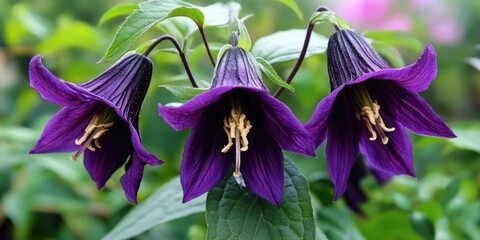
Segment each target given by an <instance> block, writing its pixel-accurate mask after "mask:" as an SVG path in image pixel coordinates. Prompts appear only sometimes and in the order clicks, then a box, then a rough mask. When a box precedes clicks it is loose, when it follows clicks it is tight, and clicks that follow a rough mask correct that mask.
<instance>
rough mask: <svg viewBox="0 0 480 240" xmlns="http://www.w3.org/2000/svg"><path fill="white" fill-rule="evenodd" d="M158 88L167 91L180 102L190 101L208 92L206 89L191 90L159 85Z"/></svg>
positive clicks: (191, 88)
mask: <svg viewBox="0 0 480 240" xmlns="http://www.w3.org/2000/svg"><path fill="white" fill-rule="evenodd" d="M159 87H163V88H165V89H167V90H168V91H169V92H170V93H172V94H173V95H175V96H176V97H178V98H180V99H181V100H190V99H192V98H193V97H195V96H197V95H198V94H201V93H203V92H205V91H207V90H208V89H206V88H193V87H186V86H175V85H160V86H159Z"/></svg>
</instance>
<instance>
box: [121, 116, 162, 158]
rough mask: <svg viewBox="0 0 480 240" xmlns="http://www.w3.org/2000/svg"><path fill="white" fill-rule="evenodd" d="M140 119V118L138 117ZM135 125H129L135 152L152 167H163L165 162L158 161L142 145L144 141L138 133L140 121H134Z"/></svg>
mask: <svg viewBox="0 0 480 240" xmlns="http://www.w3.org/2000/svg"><path fill="white" fill-rule="evenodd" d="M137 118H138V117H137ZM134 121H135V123H129V124H128V127H129V128H130V135H131V140H132V145H133V151H134V153H135V154H136V156H137V157H138V159H140V160H141V161H143V162H144V163H147V164H149V165H151V166H155V165H162V164H163V161H162V160H160V159H158V158H157V157H156V156H155V155H153V154H151V153H149V152H148V151H147V150H146V149H145V147H143V145H142V141H141V139H140V135H139V133H138V126H137V125H138V119H137V120H134Z"/></svg>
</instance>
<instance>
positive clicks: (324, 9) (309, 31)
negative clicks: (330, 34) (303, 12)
mask: <svg viewBox="0 0 480 240" xmlns="http://www.w3.org/2000/svg"><path fill="white" fill-rule="evenodd" d="M327 11H330V9H328V8H327V7H323V6H322V7H319V8H317V9H316V10H315V12H327ZM314 27H315V23H313V22H312V21H311V20H310V21H309V22H308V27H307V32H306V34H305V40H304V42H303V48H302V51H301V52H300V56H298V59H297V62H296V63H295V66H294V67H293V69H292V71H291V72H290V75H288V78H287V80H285V82H286V83H287V84H290V83H291V82H292V80H293V78H294V77H295V75H296V74H297V72H298V70H299V69H300V66H301V65H302V63H303V59H305V55H306V54H307V49H308V45H309V43H310V38H311V36H312V32H313V28H314ZM338 28H339V27H338V26H337V25H336V24H335V29H338ZM284 91H285V88H283V87H280V88H279V89H278V90H277V91H276V92H275V94H273V97H275V98H278V97H280V95H281V94H282V93H283V92H284Z"/></svg>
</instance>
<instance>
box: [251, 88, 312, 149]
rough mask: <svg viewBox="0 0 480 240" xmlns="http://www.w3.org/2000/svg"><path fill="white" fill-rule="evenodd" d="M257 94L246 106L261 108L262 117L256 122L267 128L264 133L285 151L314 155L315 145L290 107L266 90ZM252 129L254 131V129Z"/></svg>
mask: <svg viewBox="0 0 480 240" xmlns="http://www.w3.org/2000/svg"><path fill="white" fill-rule="evenodd" d="M257 96H258V97H259V99H258V100H256V101H255V99H251V100H254V102H253V101H251V102H250V103H249V104H248V105H249V106H248V105H247V106H246V108H247V109H259V108H261V111H262V115H263V119H260V120H259V121H256V122H257V123H260V122H261V123H263V126H261V127H262V128H264V129H266V130H267V132H265V134H268V135H270V136H271V137H272V140H273V141H276V142H277V143H278V144H280V146H281V147H282V148H283V149H285V150H287V151H291V152H296V153H300V154H305V155H309V156H315V147H314V146H313V143H312V142H311V140H310V137H309V134H308V132H307V130H305V128H304V127H303V125H302V123H301V122H300V121H299V120H298V119H297V118H296V117H295V116H294V115H293V113H292V111H291V110H290V108H288V107H287V106H286V105H285V104H283V103H282V102H280V101H278V100H277V99H276V98H273V97H272V96H270V95H269V94H268V92H267V91H264V92H260V93H257ZM254 114H255V113H254ZM248 116H249V115H248V113H247V117H248ZM253 127H256V126H253ZM252 131H255V129H253V130H252Z"/></svg>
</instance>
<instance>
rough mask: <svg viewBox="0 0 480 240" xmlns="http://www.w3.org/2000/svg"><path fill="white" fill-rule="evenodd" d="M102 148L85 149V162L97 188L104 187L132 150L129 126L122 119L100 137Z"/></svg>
mask: <svg viewBox="0 0 480 240" xmlns="http://www.w3.org/2000/svg"><path fill="white" fill-rule="evenodd" d="M99 142H100V146H101V148H100V149H98V148H96V150H95V151H90V150H88V149H87V150H85V152H84V164H85V168H86V169H87V171H88V173H89V174H90V176H91V177H92V179H93V180H94V181H95V182H96V183H97V188H99V189H100V188H102V187H103V186H104V185H105V183H106V182H107V180H108V179H109V178H110V177H111V176H112V174H113V173H114V172H115V171H116V170H117V169H118V168H120V167H121V166H122V165H123V164H124V163H125V161H127V158H128V155H130V153H131V152H132V144H131V142H130V133H129V131H128V126H127V124H126V123H125V122H123V121H122V120H118V121H116V122H115V123H114V124H113V125H112V127H110V129H109V130H108V131H107V132H106V133H105V135H103V136H101V137H100V138H99Z"/></svg>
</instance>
